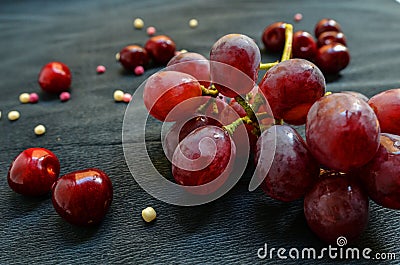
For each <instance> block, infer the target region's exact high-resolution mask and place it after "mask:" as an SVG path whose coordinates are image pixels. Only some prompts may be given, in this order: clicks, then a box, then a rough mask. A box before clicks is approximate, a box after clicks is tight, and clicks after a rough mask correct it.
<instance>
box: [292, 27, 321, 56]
mask: <svg viewBox="0 0 400 265" xmlns="http://www.w3.org/2000/svg"><path fill="white" fill-rule="evenodd" d="M292 55H293V58H301V59H306V60H308V61H314V60H315V56H316V55H317V44H316V43H315V40H314V37H313V36H312V35H311V34H310V33H308V32H307V31H297V32H295V33H294V34H293V44H292Z"/></svg>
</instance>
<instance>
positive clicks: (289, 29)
mask: <svg viewBox="0 0 400 265" xmlns="http://www.w3.org/2000/svg"><path fill="white" fill-rule="evenodd" d="M292 42H293V26H292V24H288V23H286V25H285V46H284V48H283V54H282V59H281V62H283V61H286V60H289V59H290V57H291V56H292Z"/></svg>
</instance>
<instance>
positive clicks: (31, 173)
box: [7, 148, 60, 196]
mask: <svg viewBox="0 0 400 265" xmlns="http://www.w3.org/2000/svg"><path fill="white" fill-rule="evenodd" d="M59 174H60V161H59V160H58V158H57V156H56V155H55V154H54V153H52V152H51V151H50V150H47V149H44V148H29V149H26V150H25V151H23V152H22V153H20V154H19V155H18V156H17V157H16V158H15V159H14V161H13V162H12V163H11V166H10V169H9V170H8V175H7V181H8V185H9V186H10V188H11V189H12V190H14V191H15V192H17V193H20V194H22V195H26V196H41V195H45V194H46V193H48V192H49V191H50V190H51V186H52V185H53V183H54V182H55V181H56V180H57V178H58V176H59Z"/></svg>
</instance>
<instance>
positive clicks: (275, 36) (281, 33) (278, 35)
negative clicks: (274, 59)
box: [261, 22, 286, 53]
mask: <svg viewBox="0 0 400 265" xmlns="http://www.w3.org/2000/svg"><path fill="white" fill-rule="evenodd" d="M285 27H286V23H285V22H275V23H272V24H270V25H268V26H267V27H266V28H265V29H264V31H263V33H262V36H261V40H262V42H263V44H264V47H265V49H266V50H267V51H269V52H274V53H275V52H276V53H277V52H282V51H283V47H284V46H285V30H286V29H285Z"/></svg>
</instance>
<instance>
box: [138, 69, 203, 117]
mask: <svg viewBox="0 0 400 265" xmlns="http://www.w3.org/2000/svg"><path fill="white" fill-rule="evenodd" d="M201 94H202V91H201V86H200V83H199V82H198V81H197V80H196V79H195V78H194V77H192V76H191V75H188V74H185V73H182V72H176V71H162V72H157V73H155V74H153V75H152V76H150V78H149V79H148V80H147V82H146V85H145V87H144V91H143V100H144V104H145V106H146V108H147V110H148V111H149V113H150V114H151V115H152V116H153V117H155V118H156V119H158V120H160V121H175V120H178V119H180V118H182V117H184V116H185V115H186V114H187V113H191V112H194V111H195V110H196V109H197V107H198V106H193V105H190V104H184V105H181V109H180V112H179V113H178V112H176V115H174V116H172V115H170V116H169V119H168V120H166V117H167V115H168V114H169V112H170V111H171V110H172V109H173V108H174V107H175V106H176V105H178V104H179V103H181V102H184V101H185V100H187V99H190V98H193V97H199V96H201Z"/></svg>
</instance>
